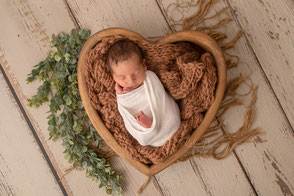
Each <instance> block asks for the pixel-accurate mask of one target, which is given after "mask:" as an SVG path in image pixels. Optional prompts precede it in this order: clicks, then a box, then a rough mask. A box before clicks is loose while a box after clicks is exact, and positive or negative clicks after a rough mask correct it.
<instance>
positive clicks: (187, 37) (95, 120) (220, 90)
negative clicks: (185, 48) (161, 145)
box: [77, 28, 226, 176]
mask: <svg viewBox="0 0 294 196" xmlns="http://www.w3.org/2000/svg"><path fill="white" fill-rule="evenodd" d="M115 35H122V36H126V37H135V38H137V39H145V38H144V37H143V36H141V35H140V34H138V33H136V32H133V31H130V30H128V29H123V28H108V29H104V30H102V31H99V32H97V33H95V34H93V35H92V36H91V37H90V38H89V39H88V40H87V41H86V42H85V44H84V46H83V48H82V50H81V53H80V57H79V61H78V70H77V74H78V86H79V92H80V96H81V99H82V102H83V105H84V108H85V110H86V113H87V114H88V116H89V119H90V121H91V122H92V124H93V126H94V127H95V129H96V130H97V131H98V133H99V135H100V136H101V137H102V138H103V140H104V141H105V142H106V143H107V145H109V146H110V147H111V148H112V149H113V150H114V151H115V152H116V153H117V154H118V155H119V156H120V157H121V158H123V159H124V160H125V161H127V162H128V163H129V164H131V165H132V166H133V167H134V168H136V169H137V170H139V171H140V172H141V173H143V174H145V175H147V176H153V175H155V174H157V173H158V172H160V171H161V170H163V169H165V168H167V167H168V166H169V165H171V164H172V163H173V162H175V161H176V160H177V159H178V158H180V157H182V156H183V155H184V154H185V153H186V152H187V151H188V150H189V149H190V148H191V147H192V146H193V145H194V144H195V143H196V142H197V141H198V140H199V139H200V137H201V136H202V135H203V134H204V132H205V131H206V130H207V129H208V127H209V126H210V124H211V122H212V121H213V119H214V117H215V115H216V113H217V111H218V108H219V106H220V104H221V101H222V99H223V95H224V92H225V86H226V63H225V59H224V56H223V52H222V50H221V48H220V47H219V46H218V44H217V43H216V41H215V40H213V39H212V38H211V37H210V36H208V35H206V34H205V33H201V32H197V31H192V30H186V31H180V32H175V33H172V34H170V35H167V36H165V37H164V38H163V39H161V40H159V41H158V42H159V43H174V42H178V41H189V42H193V43H195V44H196V45H198V46H200V47H201V48H203V49H205V50H206V51H209V52H210V53H211V54H212V55H213V57H214V58H215V61H216V65H217V76H218V79H217V87H216V91H215V100H214V102H213V103H212V105H211V106H210V108H209V109H208V110H207V111H206V114H205V117H204V119H203V121H202V122H201V124H200V125H199V126H198V128H197V129H196V130H194V132H193V134H192V135H191V137H190V138H189V139H188V141H187V142H186V143H185V144H184V145H183V146H182V147H181V148H180V149H179V150H177V151H176V152H175V153H173V154H172V155H170V156H169V157H167V159H165V160H164V161H162V162H160V163H158V164H153V165H151V166H148V165H146V164H144V163H141V162H139V161H136V160H134V159H132V158H131V156H129V154H128V153H127V152H126V150H125V149H123V148H122V147H121V146H120V145H119V144H118V142H117V141H116V140H115V138H114V137H113V136H112V134H111V133H110V131H109V130H108V129H107V128H106V127H105V125H104V123H103V121H102V120H101V118H100V116H99V115H98V113H97V111H96V110H95V108H94V107H93V106H92V105H91V101H90V98H89V95H88V87H87V84H86V80H85V77H84V75H83V71H82V69H83V65H84V63H85V60H86V56H87V54H88V52H89V51H90V50H91V49H93V48H94V47H95V45H96V44H97V43H98V42H100V41H101V40H102V39H103V38H105V37H108V36H115ZM145 40H146V39H145Z"/></svg>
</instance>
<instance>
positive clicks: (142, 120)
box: [136, 111, 152, 128]
mask: <svg viewBox="0 0 294 196" xmlns="http://www.w3.org/2000/svg"><path fill="white" fill-rule="evenodd" d="M136 120H137V122H138V123H139V124H140V125H141V126H142V127H145V128H150V127H151V125H152V121H151V120H150V119H149V118H148V116H146V115H145V114H144V112H142V111H140V113H139V114H138V115H137V116H136Z"/></svg>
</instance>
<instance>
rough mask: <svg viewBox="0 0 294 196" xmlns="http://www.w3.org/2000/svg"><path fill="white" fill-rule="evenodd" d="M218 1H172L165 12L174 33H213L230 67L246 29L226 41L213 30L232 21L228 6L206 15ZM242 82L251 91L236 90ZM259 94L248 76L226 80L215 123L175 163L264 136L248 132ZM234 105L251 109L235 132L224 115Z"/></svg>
mask: <svg viewBox="0 0 294 196" xmlns="http://www.w3.org/2000/svg"><path fill="white" fill-rule="evenodd" d="M217 1H218V0H199V1H198V2H196V3H195V2H194V1H188V2H180V1H179V0H177V1H176V3H171V4H170V5H169V6H168V7H167V8H166V9H165V13H166V14H167V18H168V19H169V21H170V22H171V23H172V25H171V28H172V31H174V32H175V31H176V27H177V26H179V27H180V28H181V29H183V30H187V29H189V30H197V31H202V32H205V31H206V32H205V33H206V34H208V35H209V36H211V37H212V38H213V39H214V40H215V41H216V42H217V43H218V44H219V45H220V47H221V48H222V50H223V52H224V54H225V55H226V56H228V57H229V58H228V57H226V64H227V69H231V68H234V67H237V66H238V64H239V61H240V59H239V57H238V56H235V55H231V54H229V53H228V52H227V51H226V50H228V49H231V48H234V47H235V43H236V42H237V41H238V40H239V38H240V37H241V36H242V35H243V33H244V32H243V30H240V31H239V32H238V33H237V35H236V36H235V37H234V38H233V39H232V40H231V41H230V42H227V43H223V41H224V40H225V39H226V38H227V35H226V34H225V33H222V32H218V31H215V30H213V29H217V28H219V27H221V26H224V25H225V24H227V23H228V22H229V21H231V17H230V14H229V12H228V11H227V10H226V8H224V9H221V10H219V11H215V14H214V15H212V16H210V17H205V16H206V15H207V13H208V10H209V9H210V8H211V6H212V5H213V4H215V3H216V2H217ZM196 6H198V9H197V11H196V12H195V13H194V14H193V15H192V16H190V17H187V18H185V17H184V12H183V11H182V10H181V9H186V8H191V7H196ZM171 9H172V10H171ZM174 10H176V11H178V12H179V13H180V14H181V18H180V19H179V20H175V19H173V17H172V16H171V15H168V13H172V12H173V11H174ZM222 13H225V14H226V17H225V18H224V19H221V20H220V21H219V22H218V23H217V24H215V25H211V26H205V25H204V26H201V27H199V25H200V24H201V23H203V22H204V21H206V20H209V19H213V18H215V17H217V16H220V15H221V14H222ZM160 37H162V36H157V37H156V38H155V39H159V38H160ZM155 41H156V40H155ZM233 58H235V59H236V61H233V60H232V59H233ZM247 80H249V81H250V82H251V85H249V84H248V83H247V82H246V81H247ZM243 83H244V84H246V85H248V87H249V88H250V90H249V91H248V93H245V94H240V93H237V89H238V88H239V86H240V85H241V84H243ZM250 93H252V96H251V97H252V98H251V104H250V106H249V107H247V106H246V105H245V104H244V103H243V101H242V100H240V99H239V97H240V96H247V95H249V94H250ZM256 94H257V86H256V87H254V86H253V83H252V81H251V80H250V79H249V78H248V77H244V76H242V75H240V77H237V78H234V79H232V80H230V81H229V82H228V83H227V87H226V91H225V94H224V99H223V101H222V104H221V106H220V108H219V111H218V113H219V114H218V115H217V117H216V119H215V121H214V122H213V124H216V125H214V126H211V127H210V128H209V129H208V130H207V131H206V132H205V134H204V135H203V136H202V137H201V138H200V140H199V141H198V142H197V143H196V144H195V145H194V146H193V147H192V148H191V150H190V151H189V152H187V153H186V154H185V155H184V156H183V157H182V158H180V159H178V160H177V161H176V162H183V161H186V160H188V159H190V158H192V157H195V156H200V157H213V158H215V159H217V160H220V159H224V158H226V157H227V156H228V155H229V154H230V153H231V152H232V151H233V150H234V148H235V147H236V146H237V145H239V144H242V143H244V142H245V141H247V140H248V139H249V138H251V137H253V136H256V135H263V133H261V132H260V130H259V129H252V130H250V131H249V129H250V127H251V125H252V122H253V118H254V115H253V113H254V111H253V109H254V104H255V102H256ZM234 106H244V107H245V108H247V109H248V110H247V112H246V115H245V118H244V122H243V125H242V126H241V127H240V128H239V129H238V130H237V131H236V132H235V133H228V132H227V131H226V126H225V125H224V123H223V119H222V117H223V115H224V113H225V112H226V111H227V110H228V109H229V108H232V107H234ZM220 129H221V130H222V131H221V133H220V132H219V130H220ZM220 134H222V135H220ZM215 137H216V138H215ZM212 138H214V139H212ZM210 139H212V141H209V140H210ZM187 145H188V144H187ZM224 145H225V147H223V148H222V150H220V148H221V147H222V146H224ZM176 162H175V163H176ZM151 177H152V176H149V177H148V179H147V180H146V182H145V183H144V184H143V185H142V186H141V187H140V189H139V190H138V194H141V193H142V191H143V190H144V188H145V187H146V186H147V184H148V183H149V182H150V179H151Z"/></svg>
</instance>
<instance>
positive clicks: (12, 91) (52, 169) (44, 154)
mask: <svg viewBox="0 0 294 196" xmlns="http://www.w3.org/2000/svg"><path fill="white" fill-rule="evenodd" d="M0 71H1V73H2V74H3V76H4V79H5V81H6V83H7V85H8V87H9V89H10V91H11V94H12V95H13V97H14V99H15V101H16V103H17V105H18V107H19V108H20V110H21V113H22V115H23V116H24V118H25V120H26V122H27V124H28V126H29V128H30V130H31V132H32V134H33V136H34V138H35V140H36V142H37V144H38V146H39V147H40V150H41V152H42V154H43V156H44V158H45V160H46V161H47V164H48V166H49V168H50V170H51V172H52V173H53V175H54V177H55V180H56V182H57V184H58V185H59V187H60V189H61V191H62V193H63V195H65V196H67V195H68V194H67V192H66V190H65V188H64V186H63V184H62V183H61V182H60V180H59V177H58V174H57V172H56V170H55V168H54V166H53V164H52V162H51V160H50V158H49V156H48V154H47V152H46V150H45V148H44V147H43V145H42V142H41V140H40V138H39V137H38V135H37V133H36V130H35V129H34V127H33V125H32V123H31V121H30V120H29V118H28V116H27V114H26V112H25V110H24V108H23V106H22V104H21V103H20V100H19V99H18V97H17V95H16V92H15V90H14V88H13V86H12V84H11V83H10V81H9V79H8V77H7V75H6V73H5V71H4V69H3V67H2V65H1V64H0Z"/></svg>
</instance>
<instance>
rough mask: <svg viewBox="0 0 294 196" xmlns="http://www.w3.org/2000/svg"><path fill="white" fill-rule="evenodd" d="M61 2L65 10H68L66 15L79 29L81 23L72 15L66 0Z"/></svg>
mask: <svg viewBox="0 0 294 196" xmlns="http://www.w3.org/2000/svg"><path fill="white" fill-rule="evenodd" d="M63 2H64V4H65V7H66V9H67V11H68V15H69V17H70V18H71V20H72V22H73V24H74V25H75V27H76V29H81V24H80V22H79V21H78V19H77V17H76V16H75V15H74V13H73V11H72V9H71V7H70V6H69V4H68V2H67V0H64V1H63Z"/></svg>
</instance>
